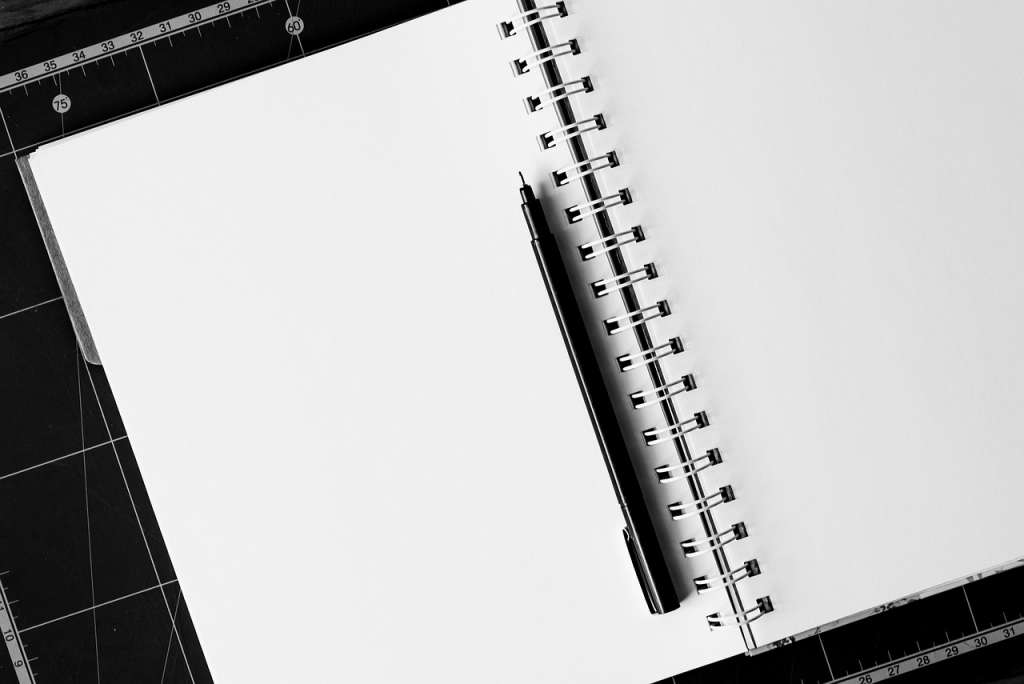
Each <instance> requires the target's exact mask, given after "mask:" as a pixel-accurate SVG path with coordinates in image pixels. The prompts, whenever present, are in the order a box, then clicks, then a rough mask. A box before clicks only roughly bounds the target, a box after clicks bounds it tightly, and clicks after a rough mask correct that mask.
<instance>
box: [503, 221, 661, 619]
mask: <svg viewBox="0 0 1024 684" xmlns="http://www.w3.org/2000/svg"><path fill="white" fill-rule="evenodd" d="M531 205H533V206H531ZM523 213H524V215H525V216H526V219H527V223H528V225H529V227H530V233H531V235H532V236H533V251H534V254H535V256H536V257H537V265H538V266H539V267H540V270H541V273H542V275H543V278H544V284H545V287H546V288H547V292H548V297H549V298H550V300H551V306H552V308H553V309H554V311H555V317H556V319H557V320H558V327H559V329H560V330H561V332H562V339H563V341H564V342H565V346H566V350H567V351H568V352H569V358H570V360H571V361H572V366H573V371H574V372H575V373H576V380H577V382H578V383H579V386H580V391H581V392H582V394H583V399H584V402H585V403H586V406H587V412H588V414H589V415H590V422H591V424H592V425H593V427H594V433H595V435H596V436H597V440H598V443H599V445H600V447H601V453H602V455H603V456H604V462H605V465H606V466H607V468H608V474H609V476H610V477H611V480H612V486H613V487H614V489H615V495H616V497H617V498H618V501H619V504H620V506H621V508H622V513H623V516H624V517H625V520H626V529H625V530H624V531H623V532H624V535H623V536H624V538H625V541H626V546H627V550H628V552H629V555H630V558H631V560H632V562H633V566H634V569H635V570H636V573H637V578H638V580H639V581H640V585H641V588H642V589H643V591H644V597H645V598H646V600H647V605H648V608H649V609H650V611H651V612H652V613H667V612H669V611H671V610H674V609H676V608H678V607H679V597H678V594H677V592H676V590H675V585H674V584H673V582H672V576H671V572H670V571H669V567H668V563H667V562H666V560H665V556H664V554H663V553H662V552H661V544H660V542H659V541H658V537H657V532H656V529H655V526H654V521H653V520H652V519H651V516H650V512H649V510H648V507H647V504H646V501H645V497H644V495H643V490H642V489H641V487H640V481H639V479H638V478H637V475H636V470H635V469H634V467H633V463H632V459H631V457H630V454H629V450H628V449H627V446H626V440H625V437H624V436H623V434H622V429H621V427H620V424H619V421H618V417H617V416H616V414H615V408H614V405H613V403H612V399H611V394H610V393H609V392H608V388H607V385H606V384H605V381H604V378H603V376H602V373H601V367H600V363H599V361H598V358H597V354H596V353H595V351H594V347H593V344H592V343H591V341H590V335H589V334H588V333H587V329H586V324H585V322H584V319H583V314H582V312H581V311H580V308H579V304H578V302H577V300H576V297H575V295H574V294H573V290H572V283H571V281H570V279H569V274H568V271H567V269H566V267H565V263H564V261H563V260H562V258H561V255H560V254H559V252H558V246H557V244H556V243H555V239H554V236H553V235H552V234H551V232H550V231H549V230H548V229H547V224H546V222H545V221H544V218H543V213H542V212H541V210H540V203H539V202H536V201H534V202H529V203H525V204H524V205H523Z"/></svg>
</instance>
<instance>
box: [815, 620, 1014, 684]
mask: <svg viewBox="0 0 1024 684" xmlns="http://www.w3.org/2000/svg"><path fill="white" fill-rule="evenodd" d="M1021 634H1024V619H1017V620H1011V621H1009V622H1004V623H1003V624H1001V625H996V626H994V627H992V628H990V629H987V630H985V631H979V632H975V633H974V634H971V635H969V636H964V637H963V638H960V639H953V640H951V641H947V642H945V643H942V644H936V645H935V646H932V647H931V648H927V649H921V650H918V651H917V652H915V653H911V654H910V655H908V656H907V657H905V658H901V659H899V660H893V661H891V662H888V663H885V664H882V665H880V666H879V667H876V668H874V669H867V670H861V671H860V672H855V673H853V674H851V675H848V676H845V677H843V678H841V679H833V680H832V684H873V683H874V682H881V681H885V680H887V679H892V678H894V677H898V676H900V675H903V674H907V673H909V672H913V671H915V670H919V669H921V668H923V667H928V666H929V665H935V664H938V663H942V662H945V661H946V660H949V659H950V658H956V657H957V656H961V655H964V654H966V653H970V652H972V651H976V650H978V649H979V648H984V647H986V646H991V645H992V644H997V643H999V642H1002V641H1006V640H1008V639H1013V638H1015V637H1017V636H1020V635H1021ZM919 648H920V646H919Z"/></svg>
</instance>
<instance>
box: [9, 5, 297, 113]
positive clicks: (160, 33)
mask: <svg viewBox="0 0 1024 684" xmlns="http://www.w3.org/2000/svg"><path fill="white" fill-rule="evenodd" d="M276 1H277V0H230V1H227V0H226V1H225V2H218V3H216V4H213V5H208V6H206V7H201V8H199V9H197V10H193V11H192V12H187V13H185V14H182V15H180V16H177V17H172V18H170V19H167V20H165V21H161V22H158V23H156V24H151V25H150V26H144V27H142V28H140V29H137V30H135V31H130V32H128V33H125V34H122V35H120V36H115V37H113V38H109V39H107V40H104V41H101V42H99V43H96V44H94V45H89V46H87V47H84V48H81V49H79V50H73V51H72V52H69V53H66V54H63V55H60V56H59V57H53V58H51V59H48V60H46V61H44V62H40V63H38V64H33V65H32V66H28V67H25V68H23V69H19V70H17V71H12V72H11V73H9V74H4V75H3V76H0V93H2V92H6V91H9V90H13V89H14V88H19V87H22V86H27V85H28V84H30V83H33V82H35V81H38V80H40V79H44V78H49V77H51V76H55V75H56V74H58V73H60V72H62V71H67V70H69V69H74V68H76V67H80V66H85V65H86V64H89V63H90V62H95V61H96V60H99V59H104V58H106V57H112V56H113V55H115V54H117V53H121V52H125V51H126V50H130V49H132V48H136V47H141V46H143V45H145V44H147V43H152V42H153V41H156V40H160V39H162V38H168V37H170V36H173V35H175V34H177V33H182V32H183V31H187V30H189V29H193V28H198V27H200V26H202V25H204V24H209V23H211V22H214V21H217V20H218V19H223V18H225V17H228V16H230V15H232V14H238V13H240V12H244V11H246V10H248V9H252V8H254V7H259V6H260V5H268V4H270V3H272V2H276Z"/></svg>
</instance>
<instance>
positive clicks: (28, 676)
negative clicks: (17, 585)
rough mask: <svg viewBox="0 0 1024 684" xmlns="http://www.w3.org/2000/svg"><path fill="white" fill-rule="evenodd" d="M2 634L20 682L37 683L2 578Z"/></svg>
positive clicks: (0, 600)
mask: <svg viewBox="0 0 1024 684" xmlns="http://www.w3.org/2000/svg"><path fill="white" fill-rule="evenodd" d="M0 634H2V635H3V638H4V645H5V646H6V647H7V654H8V655H9V656H10V657H11V665H12V666H13V667H14V674H15V676H16V677H17V679H18V684H35V681H36V679H35V675H33V674H32V668H31V667H30V666H29V662H28V655H27V654H26V653H25V644H24V643H23V642H22V640H21V634H20V633H19V632H18V628H17V626H16V625H15V624H14V615H12V614H11V602H10V601H8V600H7V588H6V587H5V586H4V584H3V580H2V579H0Z"/></svg>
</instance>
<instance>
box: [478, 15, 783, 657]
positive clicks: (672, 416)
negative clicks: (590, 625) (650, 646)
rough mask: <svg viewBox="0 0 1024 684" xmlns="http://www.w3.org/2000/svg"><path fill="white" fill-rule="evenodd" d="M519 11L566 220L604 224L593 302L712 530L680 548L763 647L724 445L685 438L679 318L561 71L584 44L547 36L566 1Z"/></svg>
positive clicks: (593, 127)
mask: <svg viewBox="0 0 1024 684" xmlns="http://www.w3.org/2000/svg"><path fill="white" fill-rule="evenodd" d="M517 3H518V6H519V10H520V13H519V14H518V15H516V16H515V17H513V18H512V19H510V20H508V21H503V22H501V23H500V24H498V31H499V33H500V34H501V36H502V37H503V38H507V37H509V36H513V35H516V34H517V33H518V32H519V31H520V30H522V31H523V32H524V33H526V34H527V35H528V36H529V38H530V44H531V47H532V53H531V54H529V55H527V56H526V57H524V58H521V59H516V60H513V61H512V69H513V72H514V73H515V74H516V75H517V76H519V75H522V74H525V73H529V72H532V71H534V70H536V71H539V72H540V73H541V74H542V76H543V78H544V85H545V89H544V90H542V91H541V92H540V93H538V94H537V95H532V96H530V97H527V98H526V99H525V104H526V109H527V111H528V112H530V113H533V112H536V111H538V110H541V109H547V108H549V107H550V108H551V109H553V110H554V112H555V115H556V116H557V118H558V123H559V126H558V127H557V128H554V129H552V130H550V131H548V132H546V133H542V134H541V135H539V136H538V138H537V140H538V142H539V144H540V147H541V149H543V150H550V149H553V148H555V147H558V146H561V145H564V146H565V147H567V148H568V150H569V154H570V157H571V161H572V163H571V164H569V165H567V166H564V167H563V168H560V169H558V170H557V171H554V172H553V173H552V174H551V177H552V180H553V181H554V184H555V186H556V188H557V187H564V186H566V185H568V184H569V183H572V182H573V181H578V182H579V183H580V184H581V185H582V188H583V191H584V195H585V197H586V199H585V200H584V201H581V202H579V203H577V204H575V205H573V206H571V207H568V208H567V209H565V217H566V220H567V221H568V222H569V223H579V222H581V221H583V220H584V219H588V218H589V219H592V220H593V221H594V223H595V225H596V227H597V231H598V236H597V238H595V239H594V240H592V241H590V242H587V243H586V244H583V245H580V246H579V248H578V249H579V254H580V257H581V258H582V260H583V261H590V260H592V259H594V258H596V257H598V256H604V257H606V258H607V260H608V263H609V265H610V266H611V269H612V274H611V275H610V276H608V277H605V278H602V279H601V280H597V281H595V282H593V283H591V286H590V287H591V290H592V291H593V294H594V296H595V297H605V296H607V295H610V294H613V293H615V294H618V295H619V296H620V297H621V299H622V302H623V305H624V307H625V313H624V314H622V315H620V316H615V317H612V318H609V319H607V320H606V321H605V322H604V325H605V330H606V332H607V333H608V334H609V335H617V334H619V333H624V332H631V333H632V334H633V336H634V337H635V339H636V341H637V345H638V347H639V349H638V350H637V351H636V352H633V353H630V354H624V355H622V356H619V357H618V358H617V359H616V362H617V364H618V368H619V370H620V371H622V372H624V373H625V372H627V371H633V370H641V369H643V370H645V371H646V373H647V376H648V377H649V378H650V381H651V385H652V388H651V389H647V390H639V391H636V392H633V393H632V394H630V395H629V398H630V401H631V402H632V406H633V408H634V409H637V410H640V409H645V408H651V407H658V408H659V409H660V411H661V414H662V417H663V418H664V420H665V424H666V426H665V427H661V428H648V429H647V430H644V431H643V433H642V436H643V438H644V441H645V442H646V444H648V445H650V446H653V445H656V444H661V443H664V442H669V443H671V444H672V445H673V446H674V447H675V452H676V455H677V456H678V462H676V463H671V464H664V465H661V466H658V467H657V468H655V469H654V474H655V475H656V477H657V480H658V482H659V483H661V484H665V485H670V484H672V483H677V482H681V483H685V484H686V486H687V488H688V489H689V492H690V500H689V501H687V502H684V501H677V502H675V503H673V504H670V505H669V506H668V512H669V515H670V516H671V517H672V518H673V519H675V520H683V519H692V518H695V519H697V520H699V522H700V524H701V527H702V528H703V531H704V535H705V536H704V537H703V538H700V539H696V538H695V539H688V540H686V541H684V542H682V543H681V544H680V547H681V549H682V552H683V554H684V556H686V557H687V558H692V557H695V556H702V555H705V554H707V555H710V556H711V557H712V558H713V560H714V563H715V566H716V568H717V570H718V572H717V574H715V575H703V576H701V577H698V578H696V579H695V580H694V585H695V587H696V589H697V592H698V593H704V592H707V591H711V590H714V589H721V590H723V591H724V592H725V594H726V596H727V598H728V600H729V603H730V606H731V612H718V613H712V614H711V615H708V616H707V620H708V624H709V625H710V626H711V627H713V628H718V627H726V626H736V627H738V628H739V629H740V632H741V634H742V636H743V640H744V642H745V644H746V645H747V648H748V649H752V648H754V647H756V646H757V641H756V640H755V638H754V634H753V632H752V631H751V629H750V623H752V622H754V621H755V620H757V619H759V618H760V617H762V616H764V615H765V614H767V613H769V612H771V611H772V610H773V606H772V602H771V599H770V598H769V597H767V596H765V597H761V598H758V599H757V600H756V605H754V606H753V607H750V608H746V607H744V605H743V599H742V597H741V596H740V593H739V591H738V590H737V584H738V583H739V582H741V581H743V580H744V579H746V578H749V577H754V576H756V575H759V574H760V573H761V567H760V565H759V564H758V562H757V560H756V559H751V560H748V561H746V562H745V563H743V564H742V565H740V566H738V567H733V566H731V565H730V562H729V558H728V556H727V555H726V554H725V552H724V550H723V549H724V547H725V546H726V545H728V544H731V543H733V542H735V541H739V540H741V539H744V538H745V537H746V536H747V527H746V525H745V524H744V523H742V522H738V523H736V524H734V525H731V526H729V527H728V528H726V529H724V530H719V528H718V526H717V525H716V523H715V519H714V516H713V515H712V513H711V511H712V509H714V508H716V507H718V506H721V505H725V504H727V503H729V502H731V501H733V500H734V499H735V498H736V494H735V492H734V491H733V488H732V486H730V485H726V486H723V487H720V488H718V489H716V490H714V491H712V492H711V493H707V492H706V491H705V488H704V485H703V483H702V482H701V479H700V476H699V473H700V472H702V471H704V470H706V469H707V468H711V467H713V466H716V465H718V464H720V463H722V455H721V453H720V452H719V450H718V449H717V448H713V449H708V450H707V451H706V452H705V453H704V454H703V455H702V456H698V457H694V456H693V454H692V451H691V448H690V445H689V442H688V441H687V439H688V438H687V435H688V434H689V433H691V432H693V431H695V430H700V429H702V428H705V427H707V426H708V424H709V422H710V421H709V418H708V414H707V413H706V412H705V411H698V412H697V413H694V414H692V415H691V416H690V417H682V416H681V414H680V411H679V410H678V408H677V407H676V404H675V397H677V396H678V395H680V394H682V393H684V392H689V391H692V390H694V389H696V387H697V383H696V380H695V379H694V376H693V375H692V374H687V375H684V376H683V377H682V378H680V379H678V380H673V381H669V380H668V379H667V378H666V374H665V372H664V370H663V368H662V365H661V362H662V360H663V359H665V358H666V357H668V356H672V355H675V354H681V353H683V351H684V350H683V342H682V340H681V339H680V338H679V337H673V338H671V339H669V340H668V341H667V342H664V343H660V344H659V343H657V342H656V341H655V340H654V339H653V336H652V334H651V331H650V328H649V327H648V323H649V322H650V321H652V320H653V319H656V318H661V317H664V316H668V315H669V314H670V313H671V312H670V309H669V305H668V302H666V301H659V302H657V303H656V304H654V305H653V306H644V305H642V304H641V303H640V298H639V296H638V294H637V290H636V286H637V285H638V284H640V283H642V282H645V281H649V280H653V279H654V278H656V277H657V276H658V271H657V269H656V268H655V266H654V264H645V265H644V266H642V267H640V268H631V267H630V266H629V263H628V262H627V255H626V254H625V250H624V249H623V248H624V247H626V246H627V245H629V244H631V243H634V242H641V241H643V240H644V239H645V236H644V232H643V229H642V228H641V227H640V226H633V227H632V228H629V229H627V230H618V231H617V230H616V229H615V225H614V222H613V220H612V217H611V212H610V210H611V209H612V208H614V207H617V206H623V205H627V204H630V203H631V202H632V201H633V197H632V194H631V193H630V191H629V188H625V187H624V188H621V189H619V190H616V191H614V192H610V193H609V192H608V191H603V190H602V188H601V183H600V174H599V173H598V172H599V171H602V170H605V169H609V168H614V167H616V166H618V165H619V158H618V155H617V154H616V153H615V151H614V150H612V151H608V152H606V153H604V154H600V155H592V154H590V153H589V152H588V151H587V145H586V141H585V139H584V135H585V134H587V133H592V132H595V131H601V130H604V129H605V128H606V127H607V123H606V121H605V117H604V116H603V115H602V114H600V113H598V114H594V115H593V116H590V117H588V118H582V119H577V118H576V114H575V112H574V111H573V108H572V99H573V98H574V97H577V96H581V95H584V94H586V93H589V92H591V91H593V89H594V84H593V81H592V80H591V78H590V76H589V75H588V76H581V77H580V78H577V79H575V80H570V81H563V80H562V76H561V73H560V71H559V68H558V61H559V58H561V57H570V56H573V55H577V54H579V53H580V45H579V42H578V41H577V40H576V39H575V38H572V39H569V40H566V41H564V42H561V43H557V44H552V43H551V42H550V41H549V40H548V36H547V29H546V26H545V24H546V22H549V21H553V20H556V19H558V18H562V17H565V16H567V15H568V11H567V9H566V6H565V3H563V2H557V3H554V4H549V5H542V6H538V5H537V4H536V0H517Z"/></svg>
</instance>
